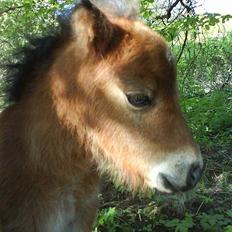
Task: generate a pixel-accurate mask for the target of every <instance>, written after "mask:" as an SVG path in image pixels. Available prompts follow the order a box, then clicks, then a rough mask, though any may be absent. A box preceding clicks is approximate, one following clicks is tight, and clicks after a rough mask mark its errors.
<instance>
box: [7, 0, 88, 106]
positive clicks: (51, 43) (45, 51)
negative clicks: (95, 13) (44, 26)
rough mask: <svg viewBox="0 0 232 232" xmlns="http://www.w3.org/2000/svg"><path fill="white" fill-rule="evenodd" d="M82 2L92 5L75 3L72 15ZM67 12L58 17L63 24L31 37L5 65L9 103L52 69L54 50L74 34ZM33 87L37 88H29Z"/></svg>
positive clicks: (16, 100) (84, 0)
mask: <svg viewBox="0 0 232 232" xmlns="http://www.w3.org/2000/svg"><path fill="white" fill-rule="evenodd" d="M80 5H84V6H85V7H90V6H89V5H90V2H89V1H88V0H82V2H81V3H79V4H76V5H74V7H73V9H72V10H71V11H70V15H69V17H71V14H72V12H73V11H75V10H76V9H77V8H78V7H79V6H80ZM69 17H67V15H65V14H64V16H63V15H62V17H61V16H60V17H58V22H59V26H58V27H57V28H55V29H52V31H50V33H49V35H46V36H41V37H37V38H30V39H28V43H27V45H26V46H24V47H21V48H19V49H17V51H16V52H14V60H16V62H11V63H10V64H7V65H5V67H6V72H7V75H6V76H5V77H4V78H3V85H4V86H3V87H4V90H3V92H4V94H3V97H4V99H5V101H6V103H7V104H8V103H16V102H18V101H20V100H21V98H22V95H23V94H24V92H25V91H24V90H25V88H28V86H30V87H32V85H33V83H34V82H36V79H38V78H39V75H38V74H39V73H40V75H41V72H42V74H43V73H45V72H46V71H48V69H49V67H50V66H51V64H52V63H53V60H54V56H53V54H54V51H55V50H57V49H58V48H60V47H61V46H62V45H63V44H64V42H65V41H64V39H65V38H67V39H68V37H69V35H70V22H69V20H70V18H69ZM29 89H30V91H33V88H29Z"/></svg>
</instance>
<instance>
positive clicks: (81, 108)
mask: <svg viewBox="0 0 232 232" xmlns="http://www.w3.org/2000/svg"><path fill="white" fill-rule="evenodd" d="M106 2H107V1H105V2H103V3H104V4H98V3H97V1H95V2H91V1H89V0H82V1H80V2H79V3H77V4H76V5H75V7H74V8H72V10H71V11H70V12H69V13H68V14H66V15H65V17H63V19H60V20H59V21H60V26H59V28H58V29H57V30H56V32H55V33H53V34H51V35H49V36H47V37H44V38H39V39H35V40H33V41H31V44H30V45H28V46H27V47H26V48H24V57H23V59H22V60H19V61H18V63H16V64H14V65H13V66H12V67H11V70H10V73H9V75H7V76H6V78H5V81H6V82H7V88H6V91H5V94H6V96H7V99H8V102H9V103H10V104H9V105H8V107H6V109H5V110H4V111H3V112H2V113H1V116H0V220H1V224H2V227H3V232H32V231H36V232H51V231H53V232H74V231H78V232H90V231H91V228H92V225H93V222H94V220H95V217H96V212H97V208H98V199H97V196H98V193H99V186H100V180H101V176H102V175H103V174H106V175H109V176H110V177H111V178H112V179H113V180H115V181H117V182H118V183H120V184H121V185H125V186H127V187H128V188H129V189H130V190H131V191H146V190H148V189H157V190H159V191H160V192H164V193H169V194H172V193H176V192H183V191H186V190H189V189H191V188H193V187H194V186H195V185H196V184H197V182H198V181H199V179H200V177H201V174H202V169H203V159H202V156H201V152H200V150H199V147H198V145H197V144H196V143H195V142H194V140H193V138H192V135H191V132H190V130H189V129H188V127H187V125H186V122H185V120H184V117H183V116H182V113H181V111H180V107H179V104H178V94H177V87H176V67H175V66H176V65H175V61H174V59H173V57H172V55H171V52H170V49H169V47H168V45H167V43H166V42H165V40H164V39H163V38H162V37H161V36H160V35H159V34H157V33H156V32H154V31H153V30H151V29H150V28H148V27H147V26H146V25H145V24H144V23H143V22H141V21H140V20H139V18H138V16H137V13H136V9H135V7H131V6H133V5H124V4H118V5H117V4H116V5H117V6H118V7H116V5H115V7H112V5H111V6H108V7H107V3H106ZM112 2H113V1H111V3H112ZM115 2H116V3H118V2H119V1H116V0H115ZM128 4H129V3H128ZM61 18H62V17H61Z"/></svg>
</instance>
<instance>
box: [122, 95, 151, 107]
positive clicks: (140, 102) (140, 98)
mask: <svg viewBox="0 0 232 232" xmlns="http://www.w3.org/2000/svg"><path fill="white" fill-rule="evenodd" d="M127 99H128V102H129V103H130V104H131V105H132V106H134V107H136V108H143V107H146V106H149V105H151V102H152V101H151V98H150V97H149V96H148V95H146V94H144V93H132V94H127Z"/></svg>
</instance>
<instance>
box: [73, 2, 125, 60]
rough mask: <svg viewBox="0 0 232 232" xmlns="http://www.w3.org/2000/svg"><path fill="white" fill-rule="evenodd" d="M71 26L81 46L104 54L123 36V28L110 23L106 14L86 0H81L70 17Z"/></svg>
mask: <svg viewBox="0 0 232 232" xmlns="http://www.w3.org/2000/svg"><path fill="white" fill-rule="evenodd" d="M71 28H72V31H73V34H74V36H75V38H76V39H77V42H78V43H79V45H80V46H82V48H84V47H85V48H86V49H88V50H93V51H94V52H95V53H96V54H97V55H100V56H105V55H106V54H107V53H109V52H110V51H112V50H113V49H115V47H116V46H117V45H118V44H119V42H120V41H121V39H122V37H123V34H124V33H123V30H122V29H121V28H119V27H118V26H116V25H114V24H112V23H111V22H110V20H109V19H108V18H107V16H106V15H105V14H104V13H102V12H101V11H100V10H99V9H98V8H97V7H96V6H95V5H93V4H92V3H91V2H90V1H88V0H82V2H81V4H79V5H78V6H77V7H76V9H75V10H74V11H73V14H72V17H71Z"/></svg>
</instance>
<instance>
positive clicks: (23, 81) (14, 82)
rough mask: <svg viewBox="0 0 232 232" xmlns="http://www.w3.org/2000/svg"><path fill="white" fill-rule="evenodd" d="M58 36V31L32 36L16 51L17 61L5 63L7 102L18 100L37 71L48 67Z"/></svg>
mask: <svg viewBox="0 0 232 232" xmlns="http://www.w3.org/2000/svg"><path fill="white" fill-rule="evenodd" d="M60 37H61V36H60V35H59V34H58V33H54V34H52V35H49V36H44V37H41V38H33V39H30V40H29V43H28V45H26V46H25V47H22V48H20V49H19V50H18V51H17V53H16V59H17V61H16V63H11V64H8V65H7V70H8V75H7V76H6V77H5V79H4V84H5V98H6V101H7V102H9V103H12V102H18V101H19V100H20V99H21V97H22V94H23V92H24V89H25V88H26V87H27V86H28V85H29V84H31V82H32V81H34V79H35V78H36V77H37V73H38V72H39V71H40V70H42V71H43V72H44V71H46V70H47V69H48V68H49V67H50V65H51V63H52V60H53V59H52V53H53V51H54V49H56V47H57V46H58V44H59V40H60ZM38 67H39V68H38ZM38 69H39V70H38Z"/></svg>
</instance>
